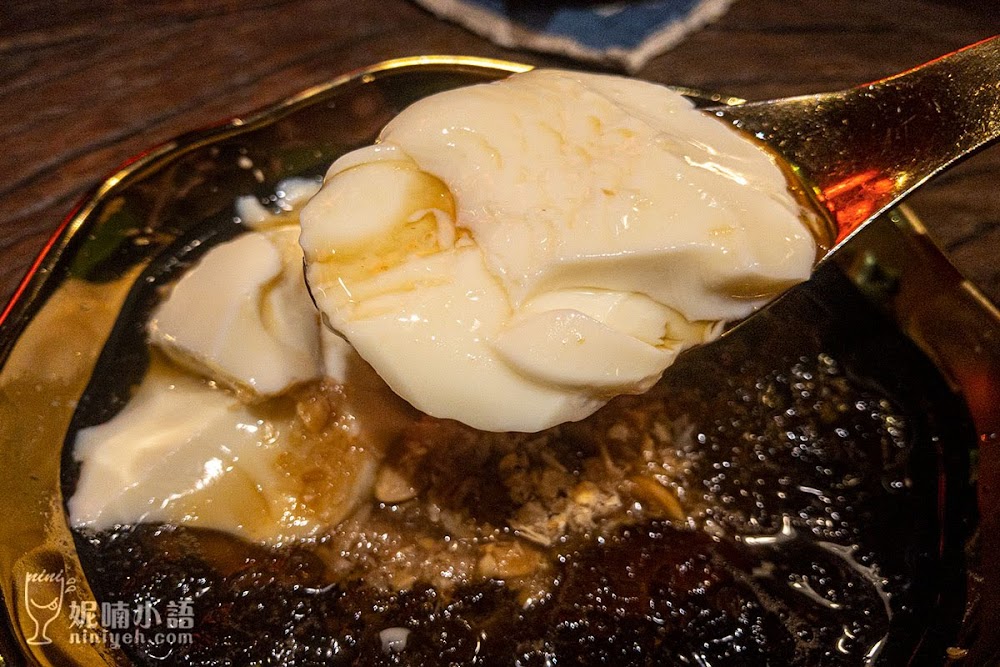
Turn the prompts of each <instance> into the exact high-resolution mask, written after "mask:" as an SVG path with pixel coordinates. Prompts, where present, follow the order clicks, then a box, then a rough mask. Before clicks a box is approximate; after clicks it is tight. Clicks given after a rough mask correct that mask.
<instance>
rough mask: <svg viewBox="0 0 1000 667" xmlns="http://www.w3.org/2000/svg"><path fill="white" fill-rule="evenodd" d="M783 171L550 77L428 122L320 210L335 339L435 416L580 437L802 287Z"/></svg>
mask: <svg viewBox="0 0 1000 667" xmlns="http://www.w3.org/2000/svg"><path fill="white" fill-rule="evenodd" d="M808 215H810V214H809V213H808V212H806V211H804V210H803V208H802V207H801V206H800V204H799V202H798V201H797V199H796V197H795V196H794V194H793V193H792V192H791V191H790V189H789V184H788V181H787V179H786V176H785V174H784V173H783V171H782V170H781V168H780V167H779V166H778V165H777V164H776V163H775V161H774V160H773V158H772V157H771V156H770V155H769V154H768V153H766V152H765V151H764V150H762V149H761V148H760V147H758V146H757V145H755V144H754V143H753V142H751V141H749V140H747V139H746V138H744V137H742V136H741V135H739V134H738V133H736V132H735V131H734V130H732V129H730V128H728V127H726V126H725V125H724V124H722V123H720V122H719V121H718V120H717V119H714V118H711V117H709V116H706V115H704V114H702V113H701V112H699V111H697V110H696V109H694V108H693V106H692V104H691V103H690V102H688V101H687V100H686V99H685V98H683V97H682V96H680V95H679V94H677V93H675V92H672V91H670V90H668V89H666V88H663V87H660V86H657V85H653V84H650V83H645V82H642V81H636V80H632V79H625V78H619V77H611V76H599V75H591V74H580V73H572V72H562V71H545V70H535V71H531V72H528V73H525V74H518V75H514V76H512V77H510V78H508V79H505V80H503V81H500V82H497V83H492V84H484V85H478V86H472V87H468V88H462V89H458V90H453V91H449V92H445V93H441V94H438V95H434V96H432V97H428V98H425V99H423V100H420V101H419V102H417V103H415V104H414V105H412V106H411V107H409V108H408V109H406V110H405V111H404V112H403V113H401V114H400V115H399V116H398V117H397V118H395V119H394V120H393V121H392V122H390V123H389V125H387V126H386V127H385V129H384V130H383V131H382V133H381V136H380V137H379V140H378V143H377V144H376V145H374V146H371V147H368V148H363V149H360V150H358V151H355V152H353V153H350V154H348V155H345V156H344V157H342V158H341V159H340V160H338V161H337V162H336V163H335V164H334V165H333V166H332V167H331V168H330V170H329V172H328V174H327V178H326V182H325V185H324V187H323V189H322V190H321V191H320V192H319V194H318V195H316V196H315V197H314V198H313V199H312V200H311V201H310V202H309V203H308V204H307V205H306V207H305V208H304V209H303V211H302V215H301V224H302V234H301V238H300V242H301V244H302V247H303V249H304V250H305V256H306V259H307V263H308V274H307V275H308V281H309V284H310V287H311V289H312V293H313V296H314V298H315V299H316V303H317V305H318V306H319V307H320V309H321V310H322V311H323V313H324V315H325V317H326V318H327V319H328V321H329V324H330V325H331V326H333V327H334V328H335V329H336V330H337V331H338V332H340V333H341V334H343V335H344V336H345V337H346V338H347V339H348V340H349V341H350V343H351V344H352V345H353V346H354V347H355V348H356V349H357V350H358V352H359V353H360V354H361V356H362V357H363V358H364V359H366V360H367V361H368V362H369V363H371V364H372V366H374V368H375V369H376V370H377V371H378V373H379V374H380V375H381V376H382V377H383V378H384V379H385V380H386V382H387V383H388V384H389V385H390V386H391V387H392V389H393V390H394V391H396V392H397V393H398V394H399V395H400V396H402V397H403V398H405V399H406V400H407V401H409V402H410V403H411V404H412V405H414V406H415V407H417V408H418V409H420V410H422V411H423V412H425V413H427V414H430V415H433V416H436V417H443V418H452V419H457V420H459V421H462V422H464V423H466V424H469V425H471V426H473V427H476V428H479V429H483V430H491V431H528V432H530V431H538V430H541V429H544V428H547V427H550V426H553V425H555V424H559V423H562V422H566V421H573V420H579V419H582V418H584V417H586V416H587V415H589V414H591V413H592V412H594V411H595V410H596V409H597V408H599V407H600V406H601V405H603V404H604V403H605V402H607V401H608V400H609V399H610V398H612V397H613V396H615V395H618V394H623V393H639V392H643V391H645V390H646V389H648V388H649V387H650V386H651V385H652V384H653V383H655V382H656V380H657V379H658V378H659V377H660V375H661V374H662V372H663V371H664V369H665V368H666V367H667V366H668V365H670V364H671V363H672V362H673V360H674V359H675V358H676V356H677V354H678V353H679V352H681V351H682V350H684V349H686V348H688V347H690V346H692V345H696V344H699V343H704V342H707V341H710V340H712V339H714V338H715V337H717V336H718V335H719V333H720V331H721V328H722V324H723V323H724V322H725V321H727V320H733V319H738V318H742V317H745V316H747V315H748V314H750V313H751V312H752V311H753V310H754V309H755V308H758V307H760V306H761V305H763V304H764V303H766V302H767V301H768V300H769V299H770V298H772V297H773V296H774V295H776V294H777V293H779V292H781V291H783V290H784V289H786V288H787V287H789V286H790V285H792V284H794V283H797V282H800V281H802V280H805V279H806V278H807V277H808V276H809V274H810V271H811V269H812V265H813V262H814V259H815V255H816V247H815V240H814V238H813V236H812V234H811V233H810V231H809V229H808V228H807V227H806V225H805V224H804V222H803V220H804V218H806V217H807V216H808Z"/></svg>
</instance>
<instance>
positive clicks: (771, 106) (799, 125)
mask: <svg viewBox="0 0 1000 667" xmlns="http://www.w3.org/2000/svg"><path fill="white" fill-rule="evenodd" d="M718 113H719V115H720V116H722V117H725V118H728V119H729V120H730V121H732V122H733V123H734V124H735V125H736V126H737V127H740V128H741V129H743V130H745V131H747V132H749V133H751V134H754V135H755V136H756V137H757V138H759V139H761V140H763V141H764V142H765V143H767V144H769V145H770V146H771V147H772V148H773V149H775V150H776V151H777V152H778V153H779V154H781V155H782V156H783V157H784V158H785V159H787V160H788V161H789V162H791V163H792V164H794V165H795V166H796V167H797V168H798V169H799V170H801V174H802V176H803V179H804V180H805V181H806V182H807V183H809V184H810V185H811V186H813V187H814V188H815V192H816V195H817V198H818V199H819V200H820V201H821V202H822V203H823V204H824V205H825V206H826V207H827V209H828V210H829V211H830V213H831V215H832V216H833V219H834V221H835V223H836V225H837V238H836V242H837V245H836V247H835V248H834V249H836V248H837V247H840V246H841V245H843V243H844V241H846V240H847V239H848V238H850V237H851V236H852V235H853V234H854V233H855V232H857V230H858V229H860V228H861V226H863V225H864V224H865V223H866V222H868V221H870V220H871V219H873V218H874V217H875V216H877V215H878V214H880V213H882V212H884V211H885V210H887V209H888V208H890V207H891V206H893V205H894V204H896V203H898V202H899V200H900V199H902V198H903V197H905V196H906V195H907V194H909V192H910V191H912V190H913V189H914V188H916V187H917V186H919V185H920V184H922V183H924V182H925V181H926V180H927V179H928V178H930V177H931V176H934V175H935V174H937V173H938V172H940V171H941V170H943V169H945V168H946V167H948V166H949V165H951V164H954V163H955V162H957V161H958V160H961V159H962V158H964V157H966V156H967V155H969V154H971V153H973V152H974V151H976V150H978V149H980V148H982V147H983V146H985V145H987V144H989V143H992V142H994V141H996V140H997V138H998V137H1000V37H993V38H991V39H987V40H983V41H982V42H979V43H978V44H973V45H972V46H968V47H966V48H964V49H961V50H959V51H956V52H954V53H951V54H948V55H946V56H942V57H940V58H937V59H936V60H933V61H931V62H929V63H926V64H925V65H922V66H920V67H917V68H914V69H911V70H909V71H907V72H903V73H901V74H897V75H895V76H891V77H888V78H886V79H882V80H880V81H875V82H873V83H869V84H865V85H862V86H858V87H856V88H851V89H849V90H844V91H840V92H834V93H822V94H819V95H806V96H802V97H791V98H787V99H780V100H771V101H766V102H752V103H748V104H743V105H740V106H737V107H733V108H725V107H722V108H720V109H719V111H718Z"/></svg>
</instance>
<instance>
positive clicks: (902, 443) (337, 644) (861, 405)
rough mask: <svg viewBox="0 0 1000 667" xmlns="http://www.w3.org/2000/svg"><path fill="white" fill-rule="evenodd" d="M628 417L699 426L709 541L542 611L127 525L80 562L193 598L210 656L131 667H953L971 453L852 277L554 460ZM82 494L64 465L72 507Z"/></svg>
mask: <svg viewBox="0 0 1000 667" xmlns="http://www.w3.org/2000/svg"><path fill="white" fill-rule="evenodd" d="M174 270H176V269H171V270H170V271H165V272H164V273H162V274H158V273H157V268H156V267H155V266H154V267H152V268H151V269H150V272H149V273H150V275H152V276H155V277H156V280H155V281H153V282H152V283H148V284H147V283H145V282H144V281H140V282H139V284H141V285H143V287H142V288H141V290H142V291H141V292H139V293H137V294H136V295H134V298H133V299H131V300H130V301H129V304H128V305H127V306H126V309H125V311H124V312H123V314H122V320H121V322H120V324H119V328H118V330H117V331H116V333H115V334H114V335H113V336H112V338H111V341H110V343H109V347H108V349H107V350H106V352H105V354H104V355H103V357H102V359H101V361H100V362H99V365H98V369H97V371H96V373H95V376H94V377H95V378H96V379H95V381H94V384H93V385H92V387H91V389H90V391H89V392H88V396H89V398H88V399H87V400H85V401H84V402H82V403H81V408H80V412H79V413H78V415H77V426H78V427H80V426H84V425H88V424H91V423H96V422H98V421H102V420H104V419H106V418H107V417H108V416H109V415H110V414H111V413H113V412H114V411H115V410H116V409H118V407H120V405H121V404H122V401H123V398H124V397H125V396H127V391H128V384H129V382H130V381H134V380H135V379H136V375H137V373H138V371H137V369H141V368H142V365H143V364H144V363H145V359H146V352H145V346H144V342H143V337H142V326H141V323H142V322H144V321H145V317H146V314H147V313H148V309H149V307H150V306H151V304H152V303H153V302H154V301H155V294H154V286H155V284H156V283H161V284H162V282H163V281H166V280H169V278H170V275H167V274H171V273H172V272H173V271H174ZM820 294H822V295H823V296H822V298H820V297H819V295H820ZM136 323H139V324H136ZM128 370H131V372H127V371H128ZM624 416H627V418H628V419H630V420H632V423H642V422H643V420H646V421H648V422H649V423H653V422H654V421H656V420H657V419H659V418H662V419H664V420H667V421H669V422H670V423H673V424H679V425H683V428H680V431H683V433H684V434H685V435H684V437H677V438H675V439H674V441H673V442H674V443H675V445H676V447H675V454H676V456H677V458H678V460H680V461H683V463H684V465H683V466H682V470H681V471H679V472H678V473H677V478H678V482H679V484H680V486H681V487H682V488H683V489H684V493H685V494H686V496H687V498H688V500H690V501H691V503H692V504H693V505H697V506H698V507H700V508H702V509H701V513H700V515H699V518H698V520H697V521H694V522H691V523H685V522H684V521H678V520H676V519H673V520H671V519H669V518H661V519H656V518H650V517H647V516H645V515H643V514H642V513H639V514H637V515H636V516H637V517H639V518H637V519H636V521H634V522H632V523H629V524H626V525H622V526H620V527H618V528H616V529H615V530H613V531H611V532H610V533H609V534H605V535H598V534H597V532H596V531H595V532H594V533H593V534H590V533H587V532H583V533H579V534H574V535H570V536H568V537H566V538H565V539H563V540H560V541H557V542H556V543H555V544H552V545H551V546H549V547H547V553H548V554H549V555H551V556H553V557H554V558H553V562H554V563H555V565H554V567H553V569H552V570H551V571H550V573H549V576H550V581H551V582H552V585H551V587H550V590H549V592H548V593H547V594H546V595H544V596H542V597H540V598H539V599H537V600H535V601H533V602H532V603H531V604H529V605H528V606H524V604H523V600H522V599H520V598H519V597H518V595H517V594H516V592H515V591H514V590H513V589H512V588H511V587H510V586H509V585H506V584H504V583H503V582H500V581H495V580H489V579H487V580H485V581H481V582H480V583H475V584H464V585H460V586H459V587H458V588H456V589H455V590H453V591H449V592H443V591H440V590H437V589H435V588H434V587H433V586H432V585H431V584H429V583H428V582H422V581H417V582H416V583H415V584H413V585H412V586H411V587H409V588H408V589H407V590H405V591H403V592H397V593H388V592H385V591H384V590H383V589H381V588H378V587H376V586H374V585H372V584H370V583H369V581H370V579H371V578H370V577H366V576H365V572H364V570H363V568H362V569H361V570H359V574H358V575H357V576H354V577H350V578H346V579H344V578H342V579H339V580H338V583H334V584H331V579H330V577H329V576H328V573H327V571H326V570H327V565H326V564H325V563H324V559H323V558H321V557H320V556H318V555H317V553H316V552H315V551H313V550H310V549H307V548H301V547H296V548H292V547H289V548H282V549H278V550H269V549H264V548H261V547H257V546H251V545H248V544H246V543H243V542H241V541H239V540H237V539H234V538H231V537H228V536H225V535H221V534H217V533H212V532H209V531H202V530H195V529H186V528H172V527H158V526H139V527H134V528H132V527H123V528H121V529H119V530H116V531H106V532H102V533H99V534H77V546H78V549H79V551H80V555H81V559H82V561H83V563H84V566H85V568H86V571H87V574H88V578H89V582H90V584H91V586H92V587H93V589H94V591H95V594H96V596H97V598H98V600H100V601H119V600H126V601H130V602H132V603H137V604H141V603H142V602H144V601H149V602H150V603H151V604H153V605H155V606H162V605H164V604H166V603H167V602H168V601H171V600H178V599H181V598H190V599H192V600H193V607H194V610H195V616H194V619H193V623H192V625H193V641H192V642H191V643H188V644H169V645H159V646H157V645H153V644H148V643H147V644H143V645H139V646H131V647H124V648H125V649H126V651H127V652H128V653H129V655H130V656H131V658H132V659H134V660H135V661H136V662H137V663H140V664H150V665H152V664H157V665H160V664H205V665H216V664H234V665H242V664H251V663H261V664H296V665H302V664H330V663H335V664H372V665H378V664H406V665H441V664H455V665H468V664H482V665H494V664H496V665H515V664H517V665H557V664H558V665H564V664H607V665H633V664H636V665H643V664H646V665H664V664H690V665H712V666H717V665H765V664H773V665H820V664H822V665H865V664H899V663H900V662H903V661H905V660H906V659H907V658H908V657H909V656H911V655H913V654H914V653H915V652H916V653H917V654H919V655H921V656H925V657H931V658H935V659H937V660H940V656H941V655H942V653H943V646H944V645H945V644H944V643H943V642H947V641H948V640H949V639H950V637H951V635H952V634H953V632H954V628H953V627H952V625H951V623H952V622H957V618H958V616H959V615H960V610H961V608H962V602H963V601H962V599H961V595H962V593H961V591H963V590H964V580H963V576H964V574H963V569H962V567H961V560H960V553H961V543H962V539H963V538H964V537H965V536H964V534H963V532H962V524H961V518H962V517H963V516H964V512H965V510H966V509H967V508H968V503H969V501H970V498H969V497H968V493H969V491H968V487H967V479H966V476H967V468H968V461H967V455H966V449H967V447H968V444H969V443H970V442H972V441H973V438H974V435H973V431H972V428H971V426H970V422H969V419H968V416H967V413H966V411H965V408H964V405H962V403H961V402H960V401H959V400H958V399H957V398H956V397H955V396H954V395H953V394H952V393H951V392H950V391H949V390H948V388H947V386H946V385H945V383H944V381H943V380H942V378H941V377H940V376H939V375H938V373H937V371H936V370H935V369H934V367H933V365H932V364H931V363H930V362H929V361H928V360H927V359H926V358H925V357H924V356H923V355H922V354H920V353H919V352H918V351H917V350H916V348H915V347H914V346H913V345H912V344H911V343H910V342H909V341H907V340H906V339H905V338H904V337H903V336H902V335H901V334H899V332H898V331H896V330H895V329H894V328H893V327H892V326H891V325H890V324H888V323H887V322H886V321H885V320H884V319H882V318H881V316H879V315H878V313H877V312H876V311H874V309H872V308H870V307H869V306H867V305H866V304H865V302H864V301H863V300H862V299H861V297H860V296H858V294H857V293H856V292H855V291H854V290H853V288H852V287H851V286H850V285H849V284H848V283H847V282H846V280H845V279H844V278H843V277H842V276H841V275H840V274H839V273H837V272H836V270H835V269H834V268H832V267H826V268H824V269H822V270H821V271H820V273H819V274H818V275H817V276H816V277H815V278H814V279H813V280H812V281H811V282H810V283H809V284H807V285H804V286H802V287H800V288H798V289H796V290H793V292H792V293H790V294H789V295H788V296H787V297H786V298H784V299H783V300H782V301H781V302H780V303H779V304H777V305H776V306H775V307H774V308H773V309H772V311H770V312H769V313H768V314H767V315H765V316H763V317H761V318H758V319H755V320H754V321H753V322H752V323H750V324H749V325H747V326H745V327H743V328H741V329H740V331H739V332H737V333H735V334H734V335H732V336H729V337H727V338H726V339H724V340H723V341H720V342H719V343H716V344H713V345H711V346H708V347H705V348H702V349H699V350H695V351H692V352H690V353H687V354H685V355H684V356H683V358H682V359H681V360H680V361H679V362H678V363H677V364H676V365H675V366H674V367H672V368H671V369H670V370H669V371H668V373H667V375H666V376H665V378H664V380H663V382H661V384H660V385H659V386H658V387H657V388H656V389H654V390H653V391H652V392H650V393H649V394H647V395H645V396H641V397H623V398H620V399H617V400H616V401H614V402H612V403H611V404H609V406H608V407H606V408H605V409H603V410H602V411H600V412H599V413H598V414H597V415H595V416H594V417H592V418H591V419H589V420H586V421H584V422H581V423H579V424H575V425H570V426H566V427H564V428H562V429H561V430H560V432H559V435H558V437H557V438H556V440H555V442H556V448H557V449H558V450H559V451H561V452H562V453H563V454H565V455H566V456H569V457H570V458H572V457H573V456H574V455H577V456H578V458H579V456H583V454H585V453H586V452H590V451H596V450H600V449H601V448H602V447H604V446H610V445H609V443H608V442H607V441H606V438H607V435H606V434H607V433H608V428H607V427H608V425H610V424H614V423H615V422H616V420H618V419H620V418H625V417H624ZM421 428H423V429H424V430H423V431H422V433H424V435H422V436H421V437H428V436H427V435H426V433H428V432H429V433H431V434H432V437H433V434H440V437H442V438H448V437H450V434H452V433H453V429H454V427H451V426H449V425H447V424H445V425H442V426H441V427H440V428H431V429H430V430H429V431H428V429H427V428H426V424H424V425H423V426H422V427H421ZM70 442H71V441H70ZM449 442H450V441H449ZM614 446H615V447H617V448H619V449H621V448H623V447H624V448H627V443H626V444H622V443H618V444H615V445H614ZM581 453H583V454H581ZM459 454H460V453H459V452H452V455H450V456H449V457H439V458H441V459H449V460H450V461H451V463H447V462H445V463H438V465H439V466H442V467H444V468H446V467H448V466H452V468H453V472H454V473H455V474H457V475H460V476H465V477H470V478H473V479H478V478H479V477H481V478H482V481H483V485H482V486H481V488H482V489H485V490H484V491H482V492H481V493H478V494H477V495H476V497H475V498H474V499H473V500H474V505H473V506H474V508H475V512H476V513H478V514H480V515H482V516H484V517H492V516H502V515H503V510H504V507H505V505H506V504H509V502H510V498H509V497H507V496H505V495H504V493H503V492H502V491H496V492H494V490H492V489H493V487H490V486H489V484H488V481H489V479H490V475H491V471H492V468H491V467H490V466H493V465H495V462H492V463H491V462H489V461H486V462H478V463H475V464H472V463H468V458H467V457H463V456H460V455H459ZM463 462H465V463H463ZM463 465H464V466H466V467H465V468H462V467H461V466H463ZM456 466H457V468H456ZM76 474H77V471H76V470H75V468H74V466H73V465H72V464H71V463H69V459H68V458H67V463H66V465H65V486H66V492H67V497H68V496H69V494H70V493H71V492H72V489H73V486H74V485H75V477H76ZM442 474H445V473H444V472H442ZM477 476H478V477H477ZM466 500H468V499H466ZM404 514H405V513H404ZM421 520H422V518H421V516H420V515H406V516H401V515H400V513H399V512H398V511H396V510H395V509H394V508H393V507H390V506H376V507H375V508H374V509H373V511H372V514H371V517H370V521H371V522H372V526H373V532H378V531H377V529H378V528H379V527H387V528H393V527H399V525H400V523H401V522H406V521H410V522H417V523H419V522H420V521H421ZM345 555H346V556H352V557H353V556H355V555H356V554H345ZM369 567H377V563H376V564H375V565H374V566H372V565H370V564H369ZM372 573H374V570H370V571H369V574H372ZM395 628H404V629H406V630H408V631H409V633H408V634H407V635H406V643H405V648H402V649H401V650H398V651H394V650H391V649H387V647H386V646H385V642H384V639H385V636H380V633H381V632H382V631H383V630H386V629H395ZM928 628H933V630H931V631H930V632H928ZM396 634H397V635H398V632H397V633H396ZM397 648H398V647H397Z"/></svg>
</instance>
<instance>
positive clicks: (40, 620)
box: [24, 573, 66, 645]
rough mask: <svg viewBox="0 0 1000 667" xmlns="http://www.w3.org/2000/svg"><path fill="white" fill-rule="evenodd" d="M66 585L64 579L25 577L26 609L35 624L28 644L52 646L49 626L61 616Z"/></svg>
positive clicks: (33, 575)
mask: <svg viewBox="0 0 1000 667" xmlns="http://www.w3.org/2000/svg"><path fill="white" fill-rule="evenodd" d="M65 593H66V585H65V582H64V581H63V577H61V576H57V575H48V574H47V573H46V574H42V575H39V574H37V573H31V574H27V575H25V577H24V608H25V610H26V611H27V612H28V617H29V618H31V620H32V621H34V622H35V632H34V634H33V635H32V636H31V637H30V638H29V639H28V640H27V642H28V644H31V645H40V644H51V643H52V639H50V638H49V636H48V634H47V633H48V629H49V625H50V624H51V623H52V621H54V620H55V619H56V617H57V616H59V612H60V610H61V609H62V605H63V596H64V595H65Z"/></svg>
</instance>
